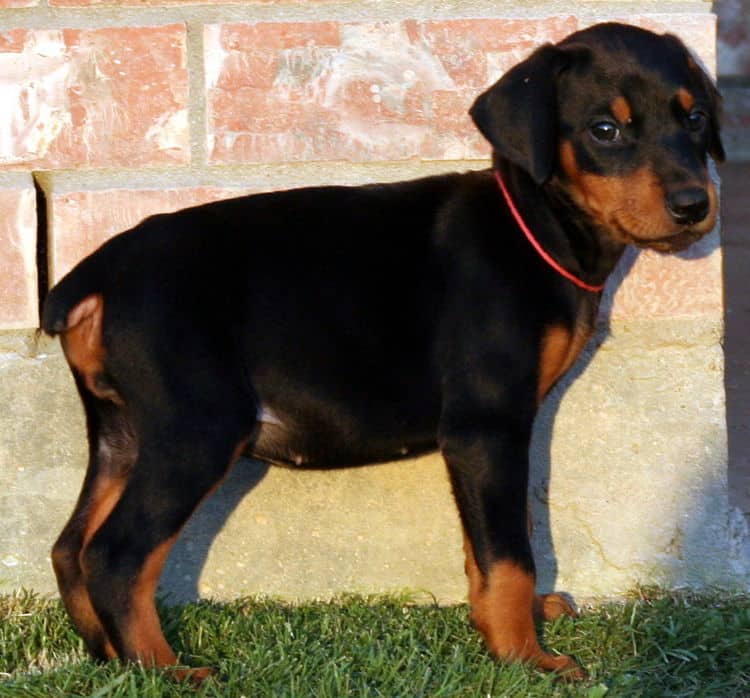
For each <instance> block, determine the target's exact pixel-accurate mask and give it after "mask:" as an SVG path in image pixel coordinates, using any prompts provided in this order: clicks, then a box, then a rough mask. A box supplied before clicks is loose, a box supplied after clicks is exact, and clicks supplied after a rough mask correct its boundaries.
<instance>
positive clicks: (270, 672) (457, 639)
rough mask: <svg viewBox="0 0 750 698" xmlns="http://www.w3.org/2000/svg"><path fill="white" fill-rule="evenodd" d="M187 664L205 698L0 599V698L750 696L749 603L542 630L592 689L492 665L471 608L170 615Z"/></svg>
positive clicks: (52, 619)
mask: <svg viewBox="0 0 750 698" xmlns="http://www.w3.org/2000/svg"><path fill="white" fill-rule="evenodd" d="M161 613H162V619H163V623H164V628H165V633H166V635H167V637H168V639H169V640H170V642H171V643H172V645H173V647H175V648H176V649H177V650H178V651H179V652H181V654H182V657H183V660H184V661H186V662H187V663H189V664H191V665H193V666H200V665H210V666H213V667H215V668H216V669H217V670H218V671H217V674H216V675H215V676H214V677H212V678H211V679H209V680H208V681H207V682H205V683H204V684H203V685H202V686H201V687H200V688H199V689H198V690H197V691H196V690H195V689H194V688H191V687H190V686H187V685H181V684H178V683H175V682H174V681H172V680H171V679H170V678H169V676H168V674H166V673H161V672H157V671H145V670H143V669H141V668H140V667H138V666H132V665H130V666H124V665H122V664H119V663H117V662H112V663H109V664H105V665H102V664H96V663H93V662H91V661H90V660H89V659H87V657H86V655H85V652H84V650H83V647H82V645H81V643H80V641H79V640H78V638H77V636H76V635H75V633H74V632H73V631H72V629H71V628H70V626H69V624H68V621H67V618H66V616H65V613H64V611H63V610H62V607H61V606H60V604H59V602H57V601H51V600H46V599H41V598H38V597H35V596H33V595H30V594H18V595H15V596H4V597H2V596H0V696H39V697H40V698H41V697H42V696H43V697H45V698H46V697H47V696H92V697H96V698H101V697H103V696H119V697H123V698H125V697H127V698H131V697H132V698H151V697H153V698H157V697H158V698H161V697H162V696H195V695H198V696H221V697H222V698H224V697H231V696H238V697H239V696H246V697H247V698H256V697H258V696H274V697H276V696H314V697H315V698H319V697H327V696H386V697H387V698H393V697H396V696H399V697H400V696H408V697H412V696H430V697H433V696H434V697H437V696H450V697H451V698H453V697H461V696H466V697H467V698H468V697H472V698H473V697H475V696H477V697H484V696H519V697H522V698H526V697H527V696H545V697H546V696H585V697H587V698H600V697H601V696H607V697H608V698H609V697H611V696H627V697H628V698H631V697H638V696H649V697H650V696H654V697H655V698H662V697H667V696H691V697H693V696H706V697H711V698H716V697H718V698H724V697H725V696H750V598H748V597H744V596H729V597H728V596H726V595H724V596H722V595H718V594H714V595H703V596H696V595H687V594H667V593H662V592H657V591H654V590H643V589H642V590H639V592H638V593H637V594H634V595H633V598H631V599H630V600H628V601H627V602H625V603H619V604H609V605H606V606H601V607H598V608H594V609H588V610H586V611H585V612H584V613H583V615H582V617H581V618H579V619H577V620H571V619H568V618H565V619H561V620H559V621H556V622H554V623H549V624H547V625H545V626H544V628H543V633H544V640H543V642H544V644H545V645H546V646H547V647H550V648H552V649H553V650H555V651H559V652H565V653H570V654H573V655H574V656H576V657H577V658H578V659H579V660H580V661H581V663H582V664H583V665H584V666H585V667H586V668H587V669H588V671H589V674H590V678H589V679H588V680H587V681H586V682H584V683H579V684H568V683H565V682H564V681H561V680H559V679H556V678H555V677H554V676H551V675H548V674H542V673H540V672H537V671H534V670H532V669H530V668H528V667H525V666H521V665H518V664H516V665H511V666H502V665H499V664H497V663H495V662H493V661H492V660H491V659H490V658H489V656H488V655H487V653H486V652H485V650H484V649H483V646H482V644H481V641H480V640H479V637H478V636H477V635H476V633H475V632H474V631H472V630H471V628H470V627H469V624H468V621H467V608H466V606H457V607H449V608H438V607H436V606H434V605H415V604H413V603H411V602H410V599H409V598H407V597H403V598H382V597H376V598H362V597H342V598H340V599H338V600H336V601H334V602H330V603H324V602H317V603H306V604H303V605H289V604H284V603H279V602H275V601H267V600H241V601H237V602H234V603H227V604H219V603H209V602H201V603H197V604H189V605H186V606H180V607H173V608H162V609H161Z"/></svg>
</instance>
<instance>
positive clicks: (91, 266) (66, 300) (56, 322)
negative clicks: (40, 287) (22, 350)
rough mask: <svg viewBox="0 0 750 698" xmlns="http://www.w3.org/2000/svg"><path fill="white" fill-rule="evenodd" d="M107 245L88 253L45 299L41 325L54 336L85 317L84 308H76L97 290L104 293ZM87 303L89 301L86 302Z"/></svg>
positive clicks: (98, 292) (96, 292)
mask: <svg viewBox="0 0 750 698" xmlns="http://www.w3.org/2000/svg"><path fill="white" fill-rule="evenodd" d="M105 249H106V248H102V249H101V250H99V251H98V252H95V253H94V254H92V255H90V256H89V257H86V259H84V260H83V261H82V262H81V263H80V264H78V266H76V267H75V268H74V269H73V270H71V271H70V272H68V274H66V275H65V276H64V277H63V278H62V280H61V281H60V282H59V283H58V284H56V285H55V286H54V287H53V288H52V289H51V290H50V292H49V293H48V294H47V297H46V298H45V300H44V306H43V308H42V321H41V329H42V330H43V331H44V332H46V333H47V334H48V335H51V336H54V335H57V334H60V333H62V332H65V331H66V330H68V329H70V328H71V327H73V326H74V325H76V324H77V322H78V321H80V319H81V313H80V312H72V311H73V310H74V309H76V308H77V307H79V306H81V302H82V301H84V300H85V299H87V298H88V297H90V296H92V295H93V294H101V293H102V291H103V290H104V286H105V281H106V277H107V274H106V270H107V263H106V257H107V255H106V254H102V253H103V252H104V250H105ZM83 307H85V304H84V306H83Z"/></svg>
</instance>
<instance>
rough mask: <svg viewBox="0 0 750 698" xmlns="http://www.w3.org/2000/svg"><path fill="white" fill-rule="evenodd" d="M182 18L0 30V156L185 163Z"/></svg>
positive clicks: (69, 162)
mask: <svg viewBox="0 0 750 698" xmlns="http://www.w3.org/2000/svg"><path fill="white" fill-rule="evenodd" d="M187 96H188V79H187V69H186V58H185V27H184V26H183V25H169V26H150V27H123V28H112V29H109V28H108V29H61V30H51V29H50V30H31V29H12V30H10V31H7V32H5V33H3V34H0V97H1V98H2V102H3V105H4V109H5V112H4V113H5V118H3V119H0V165H5V166H16V167H19V166H20V167H24V168H32V167H33V168H55V167H65V168H71V167H78V166H91V167H101V166H128V167H133V166H140V165H155V164H170V163H185V162H187V161H188V157H189V134H188V127H187V123H188V118H187Z"/></svg>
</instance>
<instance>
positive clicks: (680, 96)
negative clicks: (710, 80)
mask: <svg viewBox="0 0 750 698" xmlns="http://www.w3.org/2000/svg"><path fill="white" fill-rule="evenodd" d="M677 101H678V102H679V103H680V106H681V107H682V108H683V109H684V110H685V111H686V112H689V111H690V110H691V109H692V108H693V105H694V104H695V97H693V95H691V94H690V92H688V91H687V90H686V89H685V88H684V87H681V88H680V89H679V90H677Z"/></svg>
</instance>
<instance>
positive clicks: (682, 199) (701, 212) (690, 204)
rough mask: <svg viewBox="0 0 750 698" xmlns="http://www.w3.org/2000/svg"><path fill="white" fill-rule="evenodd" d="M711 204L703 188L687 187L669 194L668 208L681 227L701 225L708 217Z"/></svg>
mask: <svg viewBox="0 0 750 698" xmlns="http://www.w3.org/2000/svg"><path fill="white" fill-rule="evenodd" d="M709 207H710V203H709V200H708V192H707V191H706V190H705V189H704V188H703V187H687V188H685V189H678V190H677V191H673V192H670V193H669V194H667V208H668V209H669V213H670V214H671V216H672V218H674V220H675V221H676V222H677V223H680V224H681V225H691V224H693V223H699V222H700V221H702V220H703V219H704V218H705V217H706V216H707V215H708V209H709Z"/></svg>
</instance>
